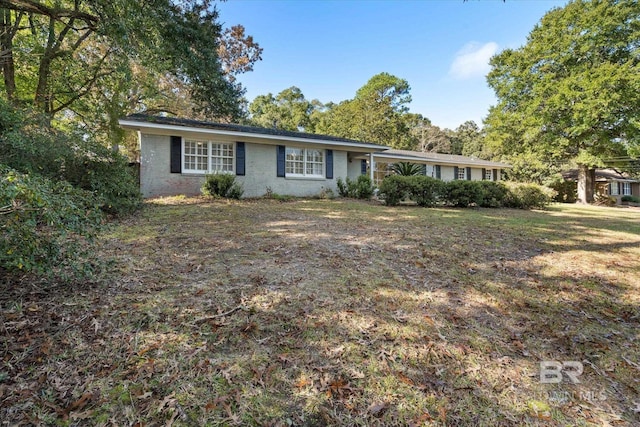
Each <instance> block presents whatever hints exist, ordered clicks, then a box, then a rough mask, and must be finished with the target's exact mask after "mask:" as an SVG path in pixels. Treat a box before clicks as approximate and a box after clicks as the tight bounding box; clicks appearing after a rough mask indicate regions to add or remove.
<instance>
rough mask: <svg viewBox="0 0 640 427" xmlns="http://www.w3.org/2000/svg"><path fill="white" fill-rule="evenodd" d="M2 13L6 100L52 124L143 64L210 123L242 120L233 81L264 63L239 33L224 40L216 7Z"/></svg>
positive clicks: (3, 3)
mask: <svg viewBox="0 0 640 427" xmlns="http://www.w3.org/2000/svg"><path fill="white" fill-rule="evenodd" d="M0 12H2V13H0V16H2V18H3V19H2V22H1V23H0V24H1V26H2V30H3V33H2V37H0V43H1V47H2V55H3V68H2V71H3V77H4V91H5V94H6V97H7V99H10V100H15V99H20V100H24V101H28V102H30V103H33V104H34V106H35V107H36V108H37V109H38V110H40V111H42V112H45V113H46V114H48V115H49V116H51V117H53V116H54V115H55V114H56V113H58V112H61V111H66V110H67V109H69V108H71V107H72V106H73V105H74V104H75V103H76V102H77V101H78V100H79V99H80V98H82V97H85V96H87V95H88V94H90V93H91V92H92V91H93V90H95V89H96V88H97V87H102V86H103V85H104V79H107V78H110V77H115V78H116V79H119V78H121V77H122V75H123V74H129V77H130V76H131V73H130V71H131V67H132V64H139V65H140V66H141V67H144V68H145V69H147V70H150V73H149V74H152V75H154V76H163V77H166V76H170V78H172V79H175V81H177V82H180V83H181V84H182V87H183V88H186V90H187V91H188V97H189V100H190V102H191V103H192V104H193V105H194V106H195V107H196V109H197V110H198V111H199V112H200V113H202V114H203V115H204V116H207V117H227V118H237V117H239V116H240V115H241V111H240V108H239V99H240V96H241V95H242V88H241V87H240V85H239V84H238V83H236V82H235V81H234V80H233V79H232V78H230V77H229V75H235V74H236V73H237V72H242V71H244V70H247V69H250V68H251V65H252V64H253V62H255V60H257V59H259V55H260V49H259V47H258V46H257V45H256V44H255V43H254V42H253V40H252V39H250V38H249V37H244V29H242V28H241V27H234V28H232V29H231V30H230V31H229V33H227V34H226V36H225V34H223V33H222V29H221V26H220V24H219V23H218V12H217V10H216V9H215V7H214V6H213V1H212V0H186V1H181V2H174V1H172V0H149V1H145V2H131V1H128V0H92V1H88V0H74V1H71V0H60V1H57V2H48V1H44V0H43V1H38V0H0ZM234 37H235V38H236V39H234ZM220 40H225V42H224V43H222V42H221V41H220ZM234 40H235V41H234ZM222 45H224V46H225V48H224V49H219V48H220V47H221V46H222ZM16 46H18V47H19V48H16ZM242 46H246V47H247V49H249V52H250V58H248V59H246V60H244V61H243V60H242V58H241V55H240V53H239V52H241V51H242ZM219 50H222V51H224V58H225V60H227V61H228V62H227V63H225V70H226V71H227V72H228V73H229V74H228V75H226V74H225V72H224V71H223V69H222V67H223V61H222V59H221V57H220V56H219ZM115 87H116V86H115V85H112V86H111V87H110V89H114V88H115ZM127 89H129V88H128V87H123V88H122V90H123V91H126V90H127ZM114 95H115V94H114V93H110V94H109V96H114Z"/></svg>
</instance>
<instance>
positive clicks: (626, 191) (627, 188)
mask: <svg viewBox="0 0 640 427" xmlns="http://www.w3.org/2000/svg"><path fill="white" fill-rule="evenodd" d="M622 195H623V196H630V195H631V183H630V182H623V183H622Z"/></svg>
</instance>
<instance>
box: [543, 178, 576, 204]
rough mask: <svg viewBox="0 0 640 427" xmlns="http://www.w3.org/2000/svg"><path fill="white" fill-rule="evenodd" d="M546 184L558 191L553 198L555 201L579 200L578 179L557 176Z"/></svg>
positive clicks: (568, 201)
mask: <svg viewBox="0 0 640 427" xmlns="http://www.w3.org/2000/svg"><path fill="white" fill-rule="evenodd" d="M545 184H546V185H547V186H548V187H549V188H551V189H552V190H554V191H555V192H556V193H557V194H556V196H555V197H554V198H553V201H554V202H560V203H575V202H576V201H577V200H578V183H577V182H576V181H570V180H566V179H563V178H562V176H557V177H555V178H554V179H553V180H551V181H549V182H545Z"/></svg>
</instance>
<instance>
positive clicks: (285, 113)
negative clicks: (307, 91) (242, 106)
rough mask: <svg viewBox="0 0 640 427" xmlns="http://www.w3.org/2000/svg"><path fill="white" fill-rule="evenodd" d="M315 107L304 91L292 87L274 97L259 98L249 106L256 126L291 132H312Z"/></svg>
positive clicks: (252, 120)
mask: <svg viewBox="0 0 640 427" xmlns="http://www.w3.org/2000/svg"><path fill="white" fill-rule="evenodd" d="M313 109H314V105H313V104H312V103H311V102H309V101H307V100H306V98H305V97H304V94H303V93H302V91H301V90H300V89H299V88H297V87H295V86H291V87H290V88H288V89H285V90H283V91H281V92H280V93H278V95H277V96H275V97H274V96H273V95H272V94H271V93H269V94H267V95H260V96H257V97H256V99H254V100H253V102H252V103H251V104H250V105H249V113H250V114H251V122H252V123H253V124H255V125H256V126H262V127H266V128H277V129H283V130H290V131H310V129H309V128H310V126H311V113H312V111H313Z"/></svg>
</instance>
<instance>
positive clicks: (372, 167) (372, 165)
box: [369, 153, 376, 185]
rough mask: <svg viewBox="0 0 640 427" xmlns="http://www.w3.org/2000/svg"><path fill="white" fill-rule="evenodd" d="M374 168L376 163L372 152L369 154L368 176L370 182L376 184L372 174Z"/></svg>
mask: <svg viewBox="0 0 640 427" xmlns="http://www.w3.org/2000/svg"><path fill="white" fill-rule="evenodd" d="M375 168H376V164H375V161H374V160H373V153H370V154H369V178H371V182H372V183H373V185H375V184H376V182H375V181H374V175H373V171H374V170H375Z"/></svg>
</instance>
